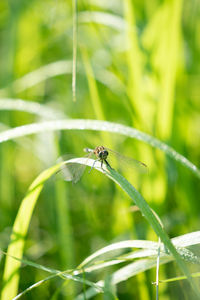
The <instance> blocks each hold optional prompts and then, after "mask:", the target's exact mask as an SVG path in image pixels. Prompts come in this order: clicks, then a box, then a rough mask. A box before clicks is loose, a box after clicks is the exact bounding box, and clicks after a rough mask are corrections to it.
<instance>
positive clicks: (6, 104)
mask: <svg viewBox="0 0 200 300" xmlns="http://www.w3.org/2000/svg"><path fill="white" fill-rule="evenodd" d="M0 110H11V111H15V110H16V111H24V112H28V113H31V114H35V115H37V116H40V117H42V118H45V119H58V118H62V117H64V116H65V115H64V114H63V113H61V112H60V111H58V110H56V109H52V108H50V107H48V106H47V105H42V104H40V103H38V102H33V101H29V100H22V99H14V98H4V99H2V98H1V99H0Z"/></svg>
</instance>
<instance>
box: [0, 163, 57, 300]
mask: <svg viewBox="0 0 200 300" xmlns="http://www.w3.org/2000/svg"><path fill="white" fill-rule="evenodd" d="M59 167H60V164H57V165H55V166H53V167H51V168H49V169H47V170H45V171H44V172H42V173H41V174H40V175H39V176H38V177H37V178H36V180H35V181H34V182H33V183H32V184H31V186H30V188H29V189H28V192H27V195H26V196H25V198H24V199H23V200H22V203H21V206H20V208H19V210H18V214H17V217H16V219H15V222H14V225H13V230H12V234H11V241H10V244H9V246H8V256H7V257H6V261H5V268H4V274H3V281H4V287H3V289H2V294H1V300H9V299H12V298H14V297H15V296H16V294H17V290H18V283H19V268H20V265H21V262H20V261H15V262H13V259H12V258H11V256H16V257H18V258H19V259H21V258H22V256H23V249H24V243H25V237H26V234H27V231H28V227H29V224H30V220H31V217H32V214H33V210H34V208H35V205H36V202H37V199H38V197H39V195H40V192H41V190H42V188H43V185H44V183H45V182H46V180H48V179H49V178H50V177H51V176H52V175H53V174H55V173H56V172H57V171H58V169H59Z"/></svg>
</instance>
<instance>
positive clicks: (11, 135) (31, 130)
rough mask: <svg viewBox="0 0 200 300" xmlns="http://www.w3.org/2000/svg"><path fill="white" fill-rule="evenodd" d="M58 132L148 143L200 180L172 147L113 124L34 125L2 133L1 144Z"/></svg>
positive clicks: (66, 122) (63, 122) (79, 121)
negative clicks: (99, 133) (99, 134)
mask: <svg viewBox="0 0 200 300" xmlns="http://www.w3.org/2000/svg"><path fill="white" fill-rule="evenodd" d="M56 130H94V131H106V132H112V133H116V134H122V135H125V136H127V137H131V138H134V139H137V140H139V141H142V142H144V143H147V144H149V145H150V146H152V147H154V148H157V149H160V150H161V151H163V152H164V153H165V154H167V155H168V156H170V157H171V158H172V159H174V160H176V161H178V162H180V163H181V164H182V165H183V166H184V167H186V168H188V169H189V170H190V171H192V172H193V173H194V174H195V175H196V176H197V177H198V178H200V170H199V169H198V168H197V166H195V165H194V164H193V163H191V162H190V161H189V160H188V159H187V158H186V157H184V156H183V155H181V154H179V153H178V152H176V151H175V150H174V149H173V148H172V147H170V146H168V145H167V144H165V143H163V142H161V141H160V140H158V139H156V138H154V137H152V136H150V135H148V134H146V133H144V132H141V131H139V130H137V129H135V128H131V127H128V126H124V125H121V124H117V123H113V122H106V121H99V120H98V121H97V120H82V119H77V120H76V119H74V120H58V121H48V122H43V123H33V124H29V125H24V126H19V127H16V128H13V129H9V130H6V131H4V132H1V133H0V143H2V142H5V141H8V140H11V139H15V138H18V137H22V136H26V135H29V134H35V133H39V132H43V131H56Z"/></svg>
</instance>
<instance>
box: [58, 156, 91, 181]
mask: <svg viewBox="0 0 200 300" xmlns="http://www.w3.org/2000/svg"><path fill="white" fill-rule="evenodd" d="M91 154H92V153H89V154H87V155H86V156H84V157H86V158H88V159H89V158H90V156H91ZM70 158H72V156H70V155H64V156H62V157H61V158H60V159H59V160H60V161H66V160H69V159H70ZM73 158H74V157H73ZM85 168H86V165H82V164H78V163H66V164H65V165H63V166H62V167H61V168H60V170H59V171H58V173H60V174H61V175H62V178H63V179H64V180H65V181H72V182H73V183H77V182H78V181H79V180H80V178H81V176H82V175H83V173H84V171H85Z"/></svg>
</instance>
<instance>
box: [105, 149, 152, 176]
mask: <svg viewBox="0 0 200 300" xmlns="http://www.w3.org/2000/svg"><path fill="white" fill-rule="evenodd" d="M105 149H106V150H107V151H108V153H109V155H108V161H109V158H110V159H111V160H112V155H113V156H114V157H115V160H117V161H119V163H120V165H122V166H123V165H124V167H128V168H133V169H137V171H139V172H141V173H146V172H147V171H148V168H147V165H146V164H145V163H143V162H141V161H139V160H136V159H134V158H132V157H128V156H124V155H122V154H120V153H118V152H116V151H114V150H112V149H109V148H107V147H105Z"/></svg>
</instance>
